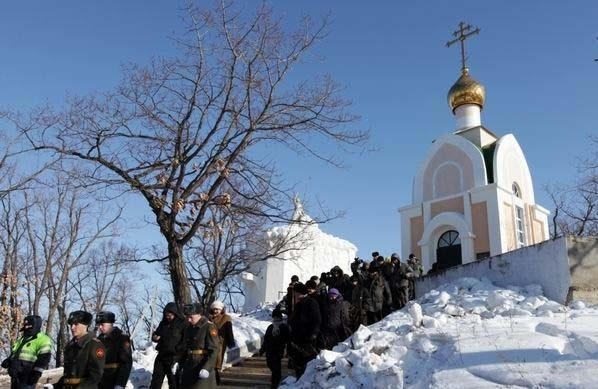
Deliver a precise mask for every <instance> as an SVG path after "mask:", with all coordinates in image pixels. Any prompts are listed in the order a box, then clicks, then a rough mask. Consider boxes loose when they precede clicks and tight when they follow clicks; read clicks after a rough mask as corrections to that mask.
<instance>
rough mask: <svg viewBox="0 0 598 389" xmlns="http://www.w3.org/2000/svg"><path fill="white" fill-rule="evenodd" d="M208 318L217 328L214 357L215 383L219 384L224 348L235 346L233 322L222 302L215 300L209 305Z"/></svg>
mask: <svg viewBox="0 0 598 389" xmlns="http://www.w3.org/2000/svg"><path fill="white" fill-rule="evenodd" d="M210 320H211V321H212V323H214V324H215V325H216V328H218V339H219V342H218V356H217V358H216V366H215V371H216V383H217V384H218V385H220V372H221V371H222V364H223V362H224V354H225V352H226V348H227V347H228V348H233V347H235V337H234V335H233V322H232V319H231V317H230V316H229V315H228V314H226V312H225V308H224V303H223V302H222V301H220V300H216V301H214V302H213V303H212V305H211V306H210Z"/></svg>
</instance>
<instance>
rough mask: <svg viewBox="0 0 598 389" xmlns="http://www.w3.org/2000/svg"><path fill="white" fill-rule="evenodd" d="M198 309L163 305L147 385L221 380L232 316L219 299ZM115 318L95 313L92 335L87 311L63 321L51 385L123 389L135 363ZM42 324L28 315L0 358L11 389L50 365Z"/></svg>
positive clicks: (200, 387)
mask: <svg viewBox="0 0 598 389" xmlns="http://www.w3.org/2000/svg"><path fill="white" fill-rule="evenodd" d="M202 312H203V307H202V305H201V304H198V303H195V304H187V305H185V306H184V307H183V312H180V310H179V308H178V306H177V305H176V304H175V303H168V304H166V306H165V307H164V312H163V317H162V320H161V321H160V323H159V325H158V327H157V328H156V330H155V331H154V332H153V334H152V341H153V342H155V343H156V350H157V356H156V359H155V361H154V371H153V374H152V380H151V384H150V388H151V389H157V388H161V387H162V384H163V381H164V378H165V377H166V378H167V380H168V387H169V388H180V389H187V388H193V389H204V388H205V389H208V388H215V387H216V385H217V384H218V383H219V381H220V370H221V369H222V362H223V360H224V354H225V351H226V348H227V347H229V348H230V347H233V346H234V344H235V339H234V336H233V326H232V322H231V317H230V316H229V315H228V314H226V312H225V307H224V304H223V303H222V302H221V301H214V303H212V305H211V307H210V315H209V316H204V315H203V314H202ZM115 321H116V316H115V315H114V313H112V312H109V311H102V312H99V313H97V315H96V318H95V323H96V329H97V333H98V335H97V337H96V333H95V331H91V330H90V326H91V324H92V322H93V315H92V314H91V313H89V312H87V311H83V310H78V311H73V312H71V313H70V314H69V316H68V320H67V323H68V325H69V326H70V330H71V335H72V338H71V340H70V341H69V342H68V343H67V344H66V345H65V347H64V355H63V357H64V358H63V365H64V371H63V374H62V377H61V378H60V380H59V381H58V383H56V384H55V385H54V387H55V388H58V389H124V388H125V387H126V385H127V381H128V380H129V375H130V373H131V368H132V366H133V357H132V351H131V341H130V338H129V336H128V335H127V334H125V333H124V332H123V331H122V330H121V329H120V328H118V327H116V326H115V325H114V323H115ZM41 327H42V318H41V317H40V316H37V315H29V316H26V317H25V318H24V320H23V325H22V328H21V331H22V332H23V335H22V336H21V337H19V338H18V339H17V340H16V342H15V343H14V344H13V345H12V348H11V352H10V355H9V356H8V357H7V358H6V359H5V360H4V361H2V367H3V368H5V369H7V371H8V374H9V375H10V377H11V389H34V388H35V386H36V385H37V383H38V381H39V379H40V377H41V375H42V372H43V371H44V370H45V369H47V368H48V365H49V363H50V359H51V352H52V340H51V338H50V337H49V336H48V335H47V334H45V333H43V332H41Z"/></svg>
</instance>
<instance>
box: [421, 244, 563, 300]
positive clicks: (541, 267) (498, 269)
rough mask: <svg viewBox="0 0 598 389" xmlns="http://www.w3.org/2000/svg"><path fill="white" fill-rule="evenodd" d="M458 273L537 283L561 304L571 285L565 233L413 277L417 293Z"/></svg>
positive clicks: (502, 283) (498, 280)
mask: <svg viewBox="0 0 598 389" xmlns="http://www.w3.org/2000/svg"><path fill="white" fill-rule="evenodd" d="M461 277H475V278H483V277H485V278H487V279H489V280H490V281H492V282H493V283H494V284H496V285H497V286H508V285H517V286H525V285H530V284H538V285H540V286H541V287H542V289H543V291H544V295H545V296H546V297H548V298H549V299H552V300H555V301H557V302H559V303H562V304H564V303H565V302H566V301H567V294H568V292H569V287H570V286H571V275H570V270H569V258H568V248H567V239H566V238H564V237H561V238H558V239H556V240H549V241H545V242H542V243H540V244H537V245H535V246H528V247H524V248H521V249H519V250H515V251H511V252H508V253H505V254H501V255H497V256H494V257H490V258H486V259H482V260H480V261H476V262H471V263H468V264H465V265H462V266H458V267H455V268H450V269H446V270H444V271H442V272H440V273H438V274H435V275H430V276H426V277H422V278H420V279H418V280H417V281H416V286H415V294H416V296H417V297H419V296H422V295H424V294H425V293H426V292H428V291H430V290H432V289H434V288H437V287H438V286H440V285H442V284H444V283H447V282H450V281H453V280H455V279H457V278H461Z"/></svg>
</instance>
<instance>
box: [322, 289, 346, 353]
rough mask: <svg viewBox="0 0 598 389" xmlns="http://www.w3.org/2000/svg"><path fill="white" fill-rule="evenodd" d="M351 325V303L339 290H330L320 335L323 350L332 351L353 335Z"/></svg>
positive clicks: (324, 307) (323, 313) (325, 302)
mask: <svg viewBox="0 0 598 389" xmlns="http://www.w3.org/2000/svg"><path fill="white" fill-rule="evenodd" d="M350 323H351V318H350V317H349V303H348V302H347V301H345V300H344V299H343V295H342V294H341V293H340V292H339V291H338V290H337V289H335V288H330V289H329V290H328V297H327V299H326V301H324V303H323V304H322V327H321V330H320V335H319V344H320V346H321V348H324V349H327V350H332V348H333V347H334V346H336V345H337V344H338V343H339V342H341V341H343V340H345V339H346V338H347V337H348V336H349V335H351V328H349V325H350Z"/></svg>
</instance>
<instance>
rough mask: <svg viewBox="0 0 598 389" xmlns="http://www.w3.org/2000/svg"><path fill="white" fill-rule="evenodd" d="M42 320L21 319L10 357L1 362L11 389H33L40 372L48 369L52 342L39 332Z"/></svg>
mask: <svg viewBox="0 0 598 389" xmlns="http://www.w3.org/2000/svg"><path fill="white" fill-rule="evenodd" d="M41 328H42V318H41V317H40V316H38V315H29V316H26V317H25V318H24V319H23V326H22V327H21V331H22V332H23V336H21V337H19V338H18V339H17V340H16V342H15V343H14V344H13V345H12V348H11V350H10V355H9V356H8V358H6V359H5V360H4V361H2V367H3V368H5V369H8V375H10V387H11V389H32V388H35V385H36V384H37V381H39V378H40V377H41V375H42V372H43V371H44V370H45V369H47V368H48V364H49V363H50V359H51V356H52V354H51V353H52V340H51V339H50V337H49V336H48V335H46V334H45V333H43V332H41Z"/></svg>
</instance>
